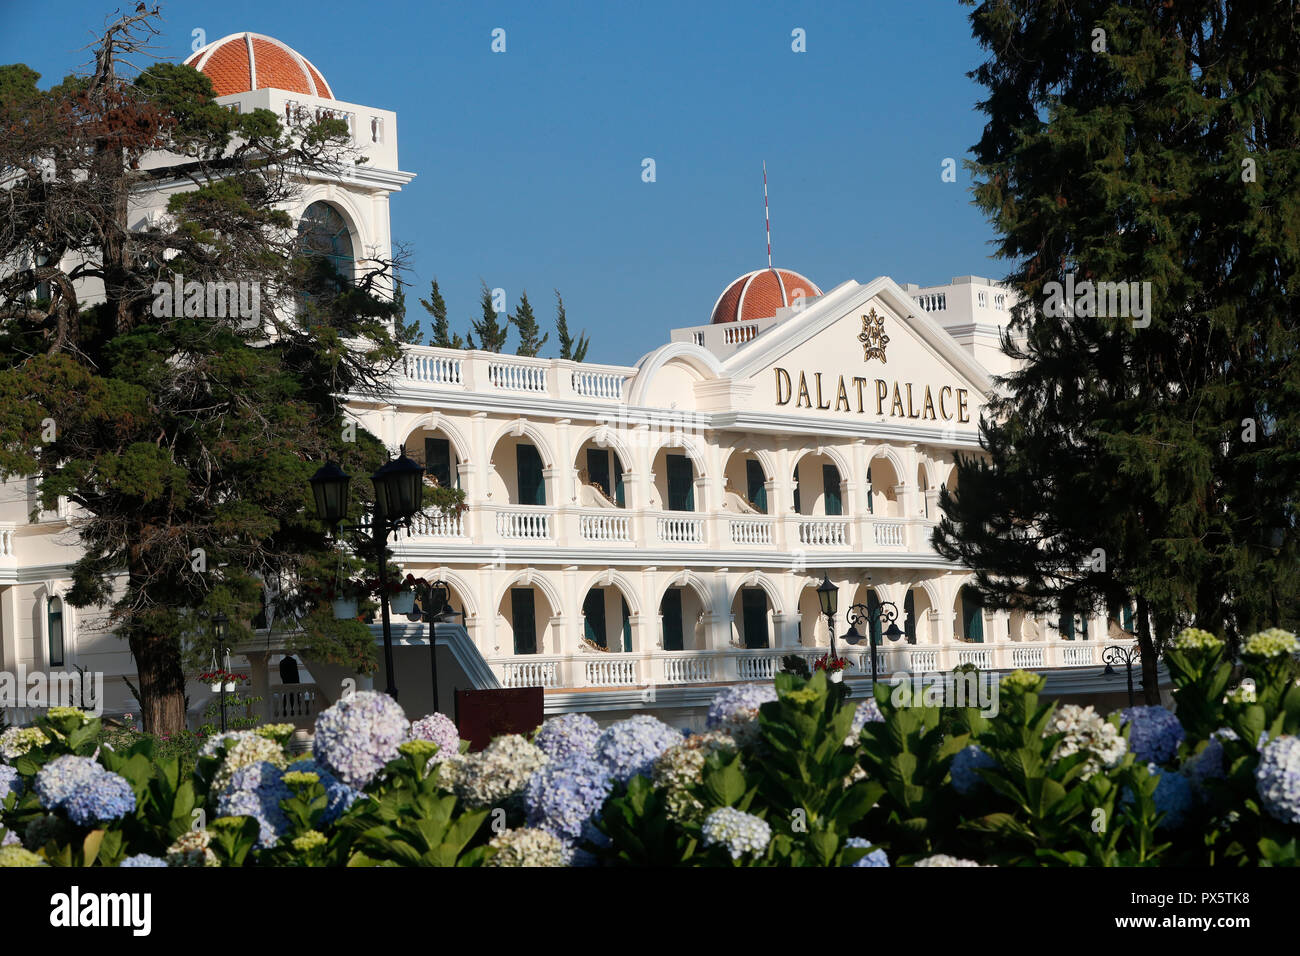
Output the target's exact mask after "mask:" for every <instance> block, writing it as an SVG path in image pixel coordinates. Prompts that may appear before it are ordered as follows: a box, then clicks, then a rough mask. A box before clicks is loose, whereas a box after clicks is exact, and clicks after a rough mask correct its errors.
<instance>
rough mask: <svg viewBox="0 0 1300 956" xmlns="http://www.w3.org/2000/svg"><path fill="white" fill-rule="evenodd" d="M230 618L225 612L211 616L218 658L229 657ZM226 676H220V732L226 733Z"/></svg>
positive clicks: (224, 674)
mask: <svg viewBox="0 0 1300 956" xmlns="http://www.w3.org/2000/svg"><path fill="white" fill-rule="evenodd" d="M229 622H230V618H228V617H226V612H225V611H218V612H217V613H216V614H214V615H212V636H213V637H214V638H216V641H217V654H218V656H220V655H222V654H224V655H225V658H224V659H228V658H229V657H230V651H229V650H227V649H226V625H227V624H228V623H229ZM227 676H228V674H226V673H223V674H222V675H221V732H222V733H223V734H224V733H225V732H226V677H227Z"/></svg>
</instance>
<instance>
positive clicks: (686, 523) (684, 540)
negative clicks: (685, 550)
mask: <svg viewBox="0 0 1300 956" xmlns="http://www.w3.org/2000/svg"><path fill="white" fill-rule="evenodd" d="M655 534H656V535H657V536H658V538H659V540H660V541H663V542H664V543H666V544H703V543H704V521H703V519H700V518H668V517H662V518H658V519H656V520H655Z"/></svg>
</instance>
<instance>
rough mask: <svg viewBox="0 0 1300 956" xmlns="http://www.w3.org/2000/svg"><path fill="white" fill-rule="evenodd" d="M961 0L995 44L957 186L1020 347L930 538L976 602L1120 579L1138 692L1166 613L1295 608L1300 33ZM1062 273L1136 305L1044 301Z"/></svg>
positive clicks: (1278, 25) (1266, 24) (1227, 614)
mask: <svg viewBox="0 0 1300 956" xmlns="http://www.w3.org/2000/svg"><path fill="white" fill-rule="evenodd" d="M971 21H972V25H973V27H974V32H975V36H976V38H977V39H978V41H979V42H980V43H981V45H982V46H983V47H984V48H985V49H987V50H989V51H992V52H991V56H990V59H989V60H988V61H987V62H986V63H984V64H983V65H981V66H980V67H979V68H978V69H977V70H976V72H975V74H974V76H975V78H976V79H977V80H978V82H980V83H981V84H983V85H984V86H985V87H986V88H987V89H988V91H989V95H988V97H987V98H986V99H985V100H984V101H983V102H982V104H981V108H982V109H983V110H984V111H985V112H986V113H987V114H988V117H989V120H988V123H987V125H986V126H985V129H984V133H983V136H982V138H981V140H980V142H979V143H978V144H977V146H976V147H975V157H976V160H975V163H974V164H973V166H974V169H975V172H976V176H977V181H976V186H975V199H976V203H977V205H979V206H980V207H981V208H982V209H983V210H984V211H985V212H986V213H987V214H988V215H989V216H990V217H991V219H992V221H993V222H994V224H995V225H996V227H997V229H998V231H999V232H1000V233H1001V236H1002V238H1001V240H1000V247H999V253H1000V255H1002V256H1003V257H1005V258H1008V259H1011V260H1013V261H1014V262H1015V267H1014V269H1013V271H1012V273H1011V275H1010V277H1009V280H1008V281H1009V283H1010V284H1011V285H1012V286H1013V287H1014V288H1015V290H1016V291H1017V292H1018V293H1019V297H1020V302H1019V304H1018V305H1017V307H1016V309H1015V311H1014V313H1013V319H1012V326H1011V330H1010V335H1008V336H1007V337H1006V340H1005V341H1004V350H1005V351H1007V352H1008V354H1010V355H1012V356H1013V357H1015V358H1016V359H1018V360H1019V361H1020V362H1021V363H1023V364H1022V365H1021V366H1020V367H1019V368H1018V369H1016V370H1015V371H1013V372H1012V373H1010V374H1009V375H1008V376H1006V378H1005V380H1004V382H1003V383H1002V384H1003V386H1004V390H1005V397H1003V398H1000V399H996V400H994V401H993V402H991V403H990V407H989V409H988V411H989V416H988V418H987V419H986V420H985V421H984V422H983V424H982V427H981V442H982V444H983V446H984V448H985V450H986V452H987V455H986V456H977V457H966V456H959V460H958V466H957V471H958V480H957V486H956V491H955V493H949V492H948V491H945V492H944V493H942V494H941V496H940V503H941V506H942V508H943V511H944V518H943V520H942V522H941V525H940V527H939V528H938V529H937V531H936V535H935V546H936V548H937V549H938V550H939V551H940V553H941V554H943V555H944V556H945V557H949V558H951V559H955V560H960V561H962V562H964V563H966V564H968V565H969V566H971V567H973V568H977V569H979V570H978V571H977V584H978V586H979V588H980V590H981V591H982V592H983V593H984V596H985V600H986V601H987V602H988V603H990V605H992V606H995V607H996V606H1002V607H1006V606H1014V605H1015V604H1016V603H1017V602H1019V603H1021V604H1022V605H1024V606H1028V607H1031V608H1034V609H1044V608H1052V607H1060V606H1062V605H1065V606H1069V605H1071V604H1073V606H1074V607H1075V608H1076V609H1077V610H1079V611H1087V610H1089V609H1092V608H1103V607H1107V608H1113V607H1115V606H1117V605H1119V604H1121V603H1124V602H1127V601H1130V600H1136V602H1137V606H1138V618H1137V625H1138V637H1139V642H1140V644H1141V646H1142V649H1143V675H1144V683H1145V685H1146V692H1147V694H1148V700H1151V699H1152V695H1153V694H1154V691H1155V653H1154V651H1155V649H1156V645H1157V644H1158V643H1159V642H1161V641H1163V640H1165V639H1167V638H1169V637H1170V636H1171V635H1172V634H1173V633H1174V632H1175V631H1176V630H1177V628H1178V627H1180V626H1181V625H1184V624H1188V623H1193V622H1194V623H1196V624H1197V625H1198V626H1200V627H1203V628H1206V629H1207V630H1211V631H1218V632H1221V633H1223V634H1225V635H1226V636H1227V637H1228V638H1229V640H1230V641H1231V640H1235V639H1236V638H1238V637H1239V636H1240V635H1241V634H1243V633H1249V632H1250V631H1252V630H1254V629H1256V628H1259V627H1261V626H1267V625H1270V624H1276V625H1278V626H1283V627H1292V628H1294V626H1295V623H1296V620H1297V616H1298V614H1300V612H1298V607H1300V593H1298V590H1297V581H1298V580H1300V574H1298V573H1297V571H1298V570H1300V560H1298V559H1300V536H1298V523H1297V504H1298V502H1297V498H1298V492H1300V489H1298V488H1297V477H1296V476H1297V475H1300V361H1297V346H1298V344H1300V343H1298V337H1297V330H1300V315H1298V314H1297V313H1300V307H1298V306H1297V304H1296V302H1295V299H1294V295H1293V293H1294V288H1295V283H1296V277H1297V276H1300V240H1298V239H1297V236H1300V204H1297V203H1296V202H1295V201H1294V197H1295V196H1296V195H1297V192H1298V191H1300V135H1298V133H1297V130H1300V79H1298V78H1297V74H1296V72H1295V70H1294V64H1295V62H1296V58H1297V55H1300V52H1298V51H1300V34H1298V33H1297V30H1296V27H1295V25H1294V23H1293V22H1292V19H1291V18H1290V17H1289V16H1287V15H1281V16H1279V15H1278V11H1276V10H1269V9H1267V5H1260V6H1258V7H1256V6H1245V5H1237V6H1236V7H1225V6H1224V5H1223V4H1222V3H1219V2H1215V0H1201V2H1196V0H1188V2H1186V3H1182V2H1180V3H1179V4H1178V5H1176V8H1175V7H1174V5H1150V6H1147V5H1141V6H1129V5H1115V4H1111V3H1109V2H1104V0H1091V2H1084V3H1081V4H1076V5H1075V6H1074V8H1072V10H1071V15H1070V16H1069V17H1061V16H1060V15H1059V11H1057V10H1055V9H1054V8H1052V7H1050V6H1035V5H1026V4H1023V3H1019V2H1014V0H996V2H991V3H987V4H984V5H982V6H981V7H979V8H978V9H977V10H976V11H975V12H974V13H972V15H971ZM1262 90H1268V91H1269V92H1268V94H1267V95H1255V94H1256V92H1258V91H1262ZM1067 276H1072V277H1073V280H1074V281H1075V282H1077V283H1080V284H1081V283H1083V282H1085V281H1092V282H1102V281H1104V282H1125V281H1128V282H1149V283H1150V286H1149V288H1150V290H1151V295H1150V299H1149V302H1147V303H1146V304H1148V305H1149V314H1148V315H1139V316H1134V315H1133V314H1132V310H1130V314H1129V315H1128V316H1127V317H1126V316H1124V315H1122V314H1121V315H1114V314H1109V315H1097V314H1088V315H1084V314H1082V310H1068V309H1067V310H1065V314H1058V313H1059V312H1060V311H1061V310H1059V309H1057V308H1056V305H1057V304H1059V299H1060V296H1059V295H1058V294H1056V293H1058V292H1059V291H1060V287H1061V286H1064V285H1065V284H1066V282H1067ZM1052 283H1056V284H1059V285H1057V286H1053V285H1051V284H1052ZM1078 291H1079V292H1080V293H1082V292H1083V291H1084V290H1083V289H1082V288H1080V289H1078ZM1130 291H1132V289H1131V288H1130ZM1137 291H1139V292H1141V286H1139V287H1138V289H1137ZM1078 304H1081V305H1086V302H1080V303H1078ZM1116 304H1118V303H1116ZM1096 311H1097V310H1096V308H1093V309H1092V310H1091V312H1094V313H1095V312H1096ZM1107 311H1111V310H1107ZM1135 319H1136V321H1135ZM1148 320H1149V324H1147V323H1148ZM981 458H985V459H986V460H980V459H981Z"/></svg>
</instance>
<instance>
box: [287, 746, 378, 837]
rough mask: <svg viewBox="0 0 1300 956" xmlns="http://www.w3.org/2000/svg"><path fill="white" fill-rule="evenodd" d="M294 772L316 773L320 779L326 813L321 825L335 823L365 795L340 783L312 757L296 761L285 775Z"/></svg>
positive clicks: (323, 815) (321, 819)
mask: <svg viewBox="0 0 1300 956" xmlns="http://www.w3.org/2000/svg"><path fill="white" fill-rule="evenodd" d="M290 771H294V772H297V773H314V774H316V776H318V777H320V784H321V786H322V787H324V788H325V799H326V801H328V802H327V803H326V804H325V813H324V814H322V816H321V818H320V821H319V822H320V823H322V824H325V823H333V822H334V821H335V820H337V819H338V818H339V817H341V816H343V814H345V813H347V811H348V808H349V807H351V806H352V804H354V803H356V801H357V800H358V799H360V798H361V797H364V796H365V794H364V793H362V792H361V791H360V790H353V789H352V788H351V787H349V786H348V785H347V784H346V783H342V782H340V781H339V780H338V779H337V778H336V777H335V776H334V774H332V773H330V772H329V771H328V770H326V769H325V768H324V767H322V766H321V765H320V764H319V763H317V762H316V761H315V760H312V759H311V758H310V757H304V758H303V759H301V760H295V761H294V762H293V763H291V764H289V766H288V767H286V768H285V771H284V772H285V773H289V772H290Z"/></svg>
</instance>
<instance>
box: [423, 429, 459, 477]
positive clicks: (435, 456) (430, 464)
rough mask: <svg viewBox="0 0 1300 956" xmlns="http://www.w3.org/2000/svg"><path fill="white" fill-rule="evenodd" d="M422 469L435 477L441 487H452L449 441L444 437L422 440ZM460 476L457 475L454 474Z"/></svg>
mask: <svg viewBox="0 0 1300 956" xmlns="http://www.w3.org/2000/svg"><path fill="white" fill-rule="evenodd" d="M424 469H425V471H427V472H428V473H429V474H430V475H432V476H433V477H434V478H436V479H437V481H438V484H439V485H441V486H442V487H443V488H453V487H455V486H454V485H453V484H452V478H451V442H449V441H448V440H447V439H445V438H426V439H425V440H424ZM456 477H457V479H459V478H460V476H459V475H457V476H456Z"/></svg>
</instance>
